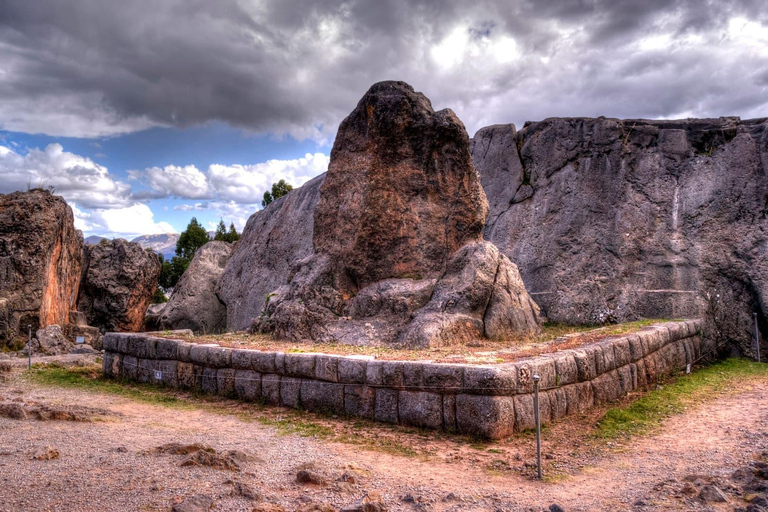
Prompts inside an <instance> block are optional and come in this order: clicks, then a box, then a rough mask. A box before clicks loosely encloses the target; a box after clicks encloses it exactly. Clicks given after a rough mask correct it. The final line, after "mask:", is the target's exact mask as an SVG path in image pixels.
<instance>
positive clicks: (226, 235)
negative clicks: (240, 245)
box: [213, 220, 240, 243]
mask: <svg viewBox="0 0 768 512" xmlns="http://www.w3.org/2000/svg"><path fill="white" fill-rule="evenodd" d="M213 239H214V240H221V241H222V242H229V243H232V242H237V241H238V240H239V239H240V235H239V234H238V232H237V230H236V229H235V223H234V222H231V223H230V224H229V231H227V228H226V226H225V225H224V220H219V225H218V226H217V227H216V234H215V235H214V237H213Z"/></svg>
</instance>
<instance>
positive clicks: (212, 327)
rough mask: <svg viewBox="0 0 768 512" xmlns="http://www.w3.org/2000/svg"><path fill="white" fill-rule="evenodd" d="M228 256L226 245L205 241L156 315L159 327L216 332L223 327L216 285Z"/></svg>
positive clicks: (223, 311) (224, 320)
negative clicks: (158, 317)
mask: <svg viewBox="0 0 768 512" xmlns="http://www.w3.org/2000/svg"><path fill="white" fill-rule="evenodd" d="M231 254H232V245H231V244H228V243H227V242H208V243H207V244H205V245H204V246H202V247H201V248H199V249H198V250H197V251H196V252H195V256H194V257H193V258H192V261H191V262H190V263H189V267H188V268H187V270H186V271H185V272H184V275H182V276H181V279H179V282H178V283H177V284H176V286H175V287H174V289H173V295H171V298H170V300H169V301H168V303H167V304H166V305H165V307H164V308H163V309H162V313H160V322H159V323H160V328H161V329H168V330H175V329H192V330H193V331H198V332H203V333H209V334H210V333H220V332H222V331H223V330H224V329H226V326H227V308H226V306H225V305H224V304H223V303H222V302H221V301H220V300H219V298H218V297H217V296H216V284H217V283H218V282H219V278H220V277H221V275H222V274H223V273H224V267H225V266H226V264H227V261H229V257H230V256H231Z"/></svg>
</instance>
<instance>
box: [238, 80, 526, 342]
mask: <svg viewBox="0 0 768 512" xmlns="http://www.w3.org/2000/svg"><path fill="white" fill-rule="evenodd" d="M486 210H487V203H486V199H485V195H484V193H483V191H482V188H481V187H480V182H479V177H478V175H477V173H476V172H475V170H474V168H473V167H472V163H471V161H470V159H469V139H468V137H467V134H466V132H465V131H464V126H463V125H462V124H461V121H459V119H458V118H457V117H456V115H455V114H454V113H453V112H451V111H450V110H443V111H440V112H435V111H434V110H433V109H432V106H431V104H430V103H429V100H428V99H427V98H426V97H425V96H424V95H422V94H421V93H417V92H415V91H414V90H413V88H411V87H410V86H409V85H407V84H405V83H403V82H382V83H378V84H375V85H374V86H372V87H371V89H370V90H369V91H368V92H367V93H366V94H365V96H364V97H363V99H361V100H360V102H359V103H358V105H357V108H356V109H355V110H354V111H353V112H352V113H351V114H350V115H349V116H348V117H347V119H345V120H344V122H342V124H341V126H340V128H339V133H338V135H337V138H336V141H335V143H334V147H333V151H332V152H331V163H330V166H329V170H328V173H327V175H326V178H325V181H324V183H323V186H322V188H321V190H320V201H319V202H318V205H317V209H316V211H315V216H314V229H313V241H314V249H315V253H314V254H311V255H309V256H307V257H305V258H303V259H301V260H299V261H297V262H296V263H295V264H294V266H293V268H292V271H291V275H292V277H291V280H290V282H289V283H287V284H285V285H283V286H280V287H278V288H276V289H274V290H273V291H272V292H271V293H270V294H269V295H268V297H267V299H268V300H267V301H266V304H265V309H264V311H263V312H262V314H261V315H260V316H259V317H258V318H256V319H255V322H254V326H253V328H254V329H256V330H260V331H270V332H274V333H275V334H276V335H277V336H279V337H282V338H290V339H297V340H298V339H313V340H318V341H334V342H341V343H348V344H355V345H373V344H386V345H392V344H398V345H405V346H434V345H440V344H445V343H455V342H461V341H469V340H472V339H477V338H479V337H484V336H492V337H502V338H503V337H507V336H510V335H512V334H519V333H524V334H532V333H536V332H538V331H539V329H540V324H539V318H538V308H537V306H536V304H535V303H534V302H533V301H532V300H531V298H530V297H529V296H528V294H527V292H526V291H525V287H524V286H523V284H522V281H521V280H520V277H519V275H518V273H517V269H516V267H515V266H514V264H512V263H511V262H510V261H509V260H508V259H507V258H506V257H504V256H503V255H502V254H501V253H500V252H499V251H498V249H496V247H494V246H493V245H492V244H490V243H488V242H484V241H482V240H481V230H482V225H483V222H484V220H485V215H486Z"/></svg>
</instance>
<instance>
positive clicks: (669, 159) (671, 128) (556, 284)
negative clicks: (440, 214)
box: [472, 118, 768, 353]
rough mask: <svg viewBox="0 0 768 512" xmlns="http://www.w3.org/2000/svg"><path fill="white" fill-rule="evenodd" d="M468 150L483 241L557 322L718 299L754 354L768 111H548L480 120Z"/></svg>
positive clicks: (766, 246)
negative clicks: (624, 114) (600, 114)
mask: <svg viewBox="0 0 768 512" xmlns="http://www.w3.org/2000/svg"><path fill="white" fill-rule="evenodd" d="M518 148H519V150H518ZM472 155H473V160H474V163H475V165H476V167H477V169H478V171H479V172H480V174H481V176H482V181H483V186H484V188H485V190H486V193H487V194H488V196H489V202H490V204H491V212H490V215H489V218H488V222H487V225H486V227H485V238H486V239H487V240H489V241H491V242H493V243H494V244H495V245H497V246H498V247H499V248H500V249H501V251H502V252H503V253H504V254H506V255H507V256H509V258H510V259H511V260H512V261H515V262H516V263H517V265H518V266H519V268H520V273H521V275H522V277H523V280H524V281H525V283H526V286H527V288H528V290H529V291H530V292H531V295H532V296H533V297H534V299H535V300H536V302H537V303H538V304H539V305H541V307H542V310H543V312H544V313H545V314H546V316H547V317H548V318H549V319H550V320H554V321H559V322H568V323H589V322H606V321H625V320H632V319H636V318H640V317H650V318H654V317H655V318H665V317H666V318H680V317H695V316H699V315H701V314H703V313H705V312H707V310H708V309H712V304H711V303H712V301H713V300H716V299H717V300H719V301H720V304H719V306H717V305H716V306H715V307H716V308H718V307H719V311H720V317H721V320H720V323H722V324H723V325H720V326H719V327H718V329H720V330H722V331H723V332H727V336H726V337H727V338H730V339H739V340H740V345H741V347H742V349H743V351H744V352H746V353H750V344H751V339H752V328H753V324H752V317H751V313H752V311H753V310H754V311H758V312H759V313H760V315H759V321H760V324H761V326H762V328H763V329H765V327H766V326H767V325H768V309H767V308H768V307H767V306H766V304H767V302H766V299H768V295H767V294H768V258H766V252H767V251H768V238H766V233H768V221H767V220H766V219H767V218H768V209H767V208H766V204H768V202H767V199H766V198H768V180H766V177H765V173H766V162H768V122H767V121H766V120H765V119H758V120H751V121H741V120H739V119H738V118H720V119H700V120H695V119H692V120H683V121H646V120H625V121H622V120H618V119H605V118H598V119H557V118H556V119H547V120H544V121H542V122H539V123H532V124H530V125H527V126H526V127H525V128H523V129H522V130H521V131H520V132H517V133H516V132H515V128H514V126H512V125H500V126H491V127H488V128H484V129H482V130H480V131H479V132H478V133H477V134H476V136H475V138H474V140H473V147H472ZM718 295H719V298H718V297H717V296H718ZM707 296H709V297H710V298H711V299H707ZM710 316H711V315H710Z"/></svg>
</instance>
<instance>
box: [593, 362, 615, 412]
mask: <svg viewBox="0 0 768 512" xmlns="http://www.w3.org/2000/svg"><path fill="white" fill-rule="evenodd" d="M592 391H593V393H594V396H595V403H598V404H602V403H606V402H612V401H613V400H616V399H617V398H619V397H620V396H621V381H620V380H619V374H618V372H617V371H616V370H614V371H612V372H608V373H605V374H603V375H600V376H599V377H597V378H596V379H594V380H593V381H592Z"/></svg>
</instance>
